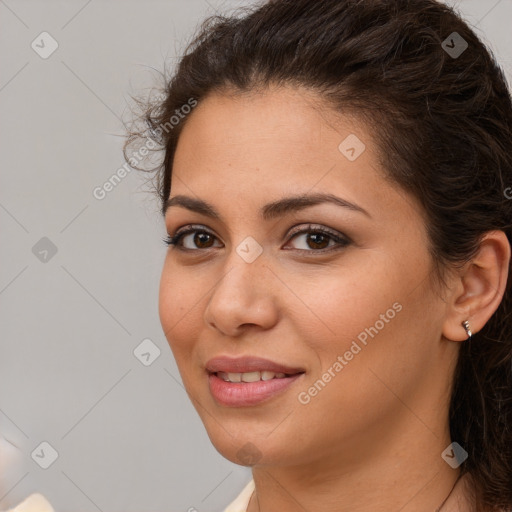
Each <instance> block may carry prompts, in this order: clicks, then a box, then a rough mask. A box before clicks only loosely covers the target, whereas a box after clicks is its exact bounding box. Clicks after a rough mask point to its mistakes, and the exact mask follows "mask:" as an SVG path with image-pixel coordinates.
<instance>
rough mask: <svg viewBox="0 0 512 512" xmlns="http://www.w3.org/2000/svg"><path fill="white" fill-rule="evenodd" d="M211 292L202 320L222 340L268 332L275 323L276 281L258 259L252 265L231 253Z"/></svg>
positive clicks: (276, 312)
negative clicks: (256, 331) (219, 335)
mask: <svg viewBox="0 0 512 512" xmlns="http://www.w3.org/2000/svg"><path fill="white" fill-rule="evenodd" d="M225 268H226V269H227V270H226V272H225V273H224V275H223V277H222V278H221V279H220V281H219V282H218V283H217V284H216V286H215V287H214V288H213V290H212V292H211V296H210V299H209V301H208V303H207V306H206V309H205V312H204V320H205V322H206V324H207V325H208V326H209V327H211V328H212V329H215V330H217V331H219V332H221V333H222V334H223V335H225V336H229V337H237V336H240V335H241V334H242V333H244V332H245V331H247V329H249V328H251V329H261V330H265V329H270V328H271V327H272V326H273V325H275V323H276V322H277V320H278V314H279V311H278V306H277V297H276V293H275V291H276V288H275V287H276V285H277V283H276V279H275V277H274V275H273V273H272V272H271V271H270V270H269V269H268V268H267V266H266V265H265V264H264V260H263V258H262V257H261V256H260V257H259V258H258V259H257V260H256V261H254V262H252V263H247V262H245V261H244V260H243V259H242V258H240V257H239V256H238V254H236V253H234V254H233V257H231V258H229V262H228V264H227V265H226V267H225Z"/></svg>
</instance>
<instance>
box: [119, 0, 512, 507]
mask: <svg viewBox="0 0 512 512" xmlns="http://www.w3.org/2000/svg"><path fill="white" fill-rule="evenodd" d="M454 32H457V33H458V35H459V36H460V37H462V39H463V40H464V41H465V42H466V43H467V48H466V49H465V50H464V51H462V53H461V54H460V55H456V54H454V52H452V53H451V54H450V52H449V50H450V49H454V48H455V49H457V50H459V51H460V49H461V48H464V46H461V44H463V43H462V39H457V38H458V36H456V35H453V33H454ZM450 38H451V39H450ZM454 38H456V39H454ZM445 40H446V41H447V42H445V43H443V41H445ZM270 84H275V85H289V86H301V87H307V88H309V89H312V90H314V91H316V92H318V94H319V96H320V97H323V98H324V99H325V100H326V101H327V102H328V103H329V104H330V105H332V107H333V108H334V109H335V110H339V111H340V112H347V110H352V111H355V112H356V113H357V114H358V115H359V116H361V117H362V118H363V119H366V120H368V121H371V124H370V126H372V125H373V126H374V127H376V129H375V130H374V132H373V133H374V136H375V140H376V142H377V144H378V147H379V149H380V159H381V164H382V166H383V168H384V169H385V170H386V172H387V174H388V175H389V178H390V179H391V180H392V181H393V182H394V183H396V184H397V185H399V186H400V187H403V189H405V190H407V191H408V192H410V193H411V194H413V195H414V196H415V197H416V198H417V199H418V200H419V201H420V202H421V204H422V206H423V208H424V210H425V212H426V217H427V219H428V223H427V228H428V232H429V238H430V244H431V246H430V248H429V250H430V252H431V255H432V260H433V262H434V264H435V266H436V276H437V277H439V278H440V280H439V282H441V281H442V280H443V273H444V271H445V270H447V269H449V268H450V267H451V268H455V267H457V266H459V265H462V264H464V263H465V262H467V261H469V260H470V259H471V258H472V257H473V256H474V255H475V254H476V252H477V251H478V249H479V243H480V241H481V239H482V237H483V236H484V234H485V233H486V232H487V231H491V230H502V231H504V232H505V233H506V235H507V237H508V240H509V242H511V240H512V223H511V219H512V200H510V199H509V197H512V195H509V196H508V197H507V195H508V194H506V193H505V191H506V190H507V189H508V187H511V186H512V103H511V97H510V92H509V90H508V88H507V84H506V80H505V77H504V75H503V72H502V71H501V69H500V67H499V66H498V65H497V63H496V61H495V58H494V56H493V55H492V52H491V51H490V50H489V49H487V48H486V46H485V45H484V44H483V43H482V42H481V41H480V40H479V38H478V37H477V36H476V34H475V32H473V30H472V29H470V28H469V26H468V25H467V24H466V23H465V22H464V21H463V20H462V18H461V17H460V16H459V15H458V14H457V13H456V12H455V11H454V10H453V9H451V8H450V7H448V6H446V5H444V4H441V3H438V2H437V1H435V0H315V1H311V0H274V1H269V2H267V3H265V4H263V5H260V6H257V7H254V8H245V9H243V10H240V12H239V14H238V15H234V16H231V17H222V16H213V17H211V18H209V19H208V20H206V21H205V23H204V24H203V26H202V27H201V30H200V33H199V35H198V36H197V37H196V38H195V39H194V40H193V42H192V43H191V44H190V45H189V47H188V48H187V50H186V52H185V54H184V56H183V57H182V59H181V61H180V62H179V64H178V66H177V69H176V70H175V71H174V72H173V73H172V76H171V78H170V79H168V80H166V83H165V87H164V95H163V97H162V99H161V100H160V101H158V102H156V103H153V104H149V105H147V106H146V108H145V110H144V116H143V119H144V120H145V121H146V122H147V124H148V126H149V129H148V131H146V132H144V131H142V130H140V131H138V132H137V131H135V132H132V133H131V136H129V138H128V139H127V142H126V146H125V151H126V149H127V148H128V147H129V146H131V143H132V142H133V141H134V140H136V139H137V138H139V139H140V137H141V136H142V137H147V136H148V134H149V136H150V137H151V138H152V139H156V140H158V142H159V144H160V145H159V148H160V149H163V150H164V157H163V161H162V163H161V165H160V166H158V167H157V170H158V172H157V174H156V176H155V177H156V188H157V193H158V196H159V199H160V200H161V205H162V212H163V207H164V203H165V201H166V199H167V198H168V197H169V194H170V187H171V179H172V166H173V158H174V153H175V149H176V146H177V142H178V138H179V134H180V132H181V129H182V127H183V126H184V124H185V123H186V118H185V119H183V120H181V121H180V123H179V124H178V125H176V126H172V129H171V128H169V129H165V127H164V128H163V129H162V127H163V126H164V125H165V124H166V123H167V125H168V124H169V119H170V117H171V116H173V115H175V113H176V111H177V110H180V108H181V107H182V106H183V105H186V104H187V103H188V104H190V101H191V99H193V101H197V102H200V101H201V100H203V99H204V98H205V97H206V96H207V95H209V94H211V93H213V92H222V91H225V90H228V89H229V90H231V91H240V92H244V91H252V90H255V89H257V88H260V87H265V86H267V85H270ZM125 154H126V153H125ZM509 190H510V189H509ZM511 282H512V279H508V283H507V288H506V292H505V295H504V297H503V300H502V302H501V304H500V306H499V308H498V310H497V311H496V312H495V313H494V315H493V316H492V317H491V318H490V320H489V321H488V322H487V324H486V325H485V326H484V328H483V329H482V330H481V331H480V332H478V333H476V334H474V335H473V337H472V339H471V340H470V341H465V342H463V343H462V345H461V349H460V353H459V360H458V365H457V368H456V371H455V375H454V386H453V391H452V399H451V404H450V433H451V438H452V440H454V441H457V442H458V443H459V444H460V445H462V447H463V448H464V449H465V450H466V451H467V452H468V453H469V456H468V458H467V459H466V461H465V462H464V463H463V464H462V466H461V470H462V473H463V474H464V473H469V474H470V475H471V478H472V480H473V483H474V488H473V490H474V493H475V503H476V504H477V509H478V510H491V511H495V510H499V509H507V510H510V509H511V508H512V303H511V300H512V296H511V293H512V292H511Z"/></svg>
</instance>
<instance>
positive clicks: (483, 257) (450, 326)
mask: <svg viewBox="0 0 512 512" xmlns="http://www.w3.org/2000/svg"><path fill="white" fill-rule="evenodd" d="M510 253H511V249H510V243H509V241H508V239H507V236H506V235H505V233H504V232H503V231H489V232H488V233H486V234H485V236H484V238H483V239H482V241H481V243H480V249H479V251H478V253H477V254H476V255H475V256H474V258H473V259H472V260H471V261H470V262H468V263H467V264H466V265H465V266H464V268H463V269H461V270H460V272H459V273H458V274H457V278H456V279H455V280H454V286H453V287H452V288H451V289H450V292H449V294H448V296H447V303H446V306H447V310H446V312H447V314H446V317H445V321H444V324H443V336H444V337H445V338H447V339H449V340H452V341H464V340H466V339H467V338H468V335H467V333H466V330H465V329H464V327H463V325H462V322H463V321H464V320H467V321H468V322H469V328H470V329H471V332H472V334H475V333H476V332H478V331H480V330H481V329H482V328H483V327H484V325H485V324H486V323H487V321H488V320H489V318H491V316H492V315H493V313H494V312H495V311H496V310H497V309H498V306H499V305H500V303H501V300H502V298H503V294H504V293H505V288H506V285H507V278H508V271H509V265H510Z"/></svg>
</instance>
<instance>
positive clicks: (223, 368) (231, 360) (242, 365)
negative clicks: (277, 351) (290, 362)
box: [206, 356, 304, 375]
mask: <svg viewBox="0 0 512 512" xmlns="http://www.w3.org/2000/svg"><path fill="white" fill-rule="evenodd" d="M206 370H207V371H208V372H210V373H216V372H225V373H248V372H263V371H269V372H274V373H287V374H289V375H294V374H296V373H303V372H304V369H303V368H292V367H290V366H286V365H284V364H280V363H276V362H275V361H270V360H269V359H263V358H261V357H254V356H245V357H228V356H219V357H214V358H213V359H210V360H209V361H208V362H207V363H206Z"/></svg>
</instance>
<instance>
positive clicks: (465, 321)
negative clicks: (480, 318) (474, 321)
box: [462, 320, 473, 341]
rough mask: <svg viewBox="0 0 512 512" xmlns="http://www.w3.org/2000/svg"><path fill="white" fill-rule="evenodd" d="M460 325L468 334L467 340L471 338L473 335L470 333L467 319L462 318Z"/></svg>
mask: <svg viewBox="0 0 512 512" xmlns="http://www.w3.org/2000/svg"><path fill="white" fill-rule="evenodd" d="M462 326H463V327H464V329H466V334H467V335H468V341H469V340H470V339H471V336H473V334H472V333H471V329H470V328H469V322H468V321H467V320H464V322H462Z"/></svg>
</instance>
